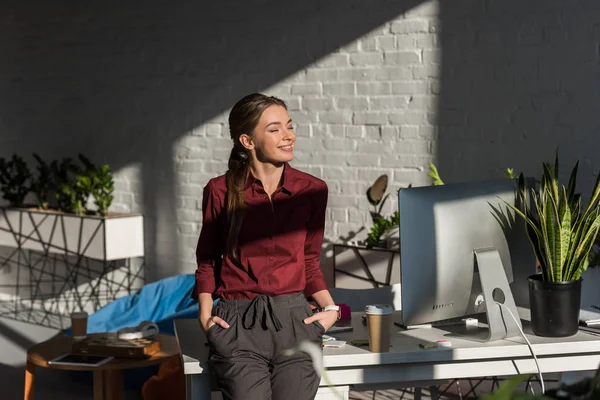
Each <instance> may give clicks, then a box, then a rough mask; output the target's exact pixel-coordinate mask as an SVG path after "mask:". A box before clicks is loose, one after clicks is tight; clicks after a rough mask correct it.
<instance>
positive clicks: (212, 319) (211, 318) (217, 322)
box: [200, 315, 229, 332]
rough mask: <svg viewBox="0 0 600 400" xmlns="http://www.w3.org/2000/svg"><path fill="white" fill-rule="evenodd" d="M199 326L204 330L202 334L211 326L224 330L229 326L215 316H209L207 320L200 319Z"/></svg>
mask: <svg viewBox="0 0 600 400" xmlns="http://www.w3.org/2000/svg"><path fill="white" fill-rule="evenodd" d="M200 325H201V326H202V329H204V332H206V331H208V330H209V329H210V327H211V326H213V325H219V326H220V327H221V328H225V329H227V328H229V324H228V323H227V322H225V321H224V320H223V319H222V318H219V317H217V316H216V315H213V316H209V317H208V318H202V317H200Z"/></svg>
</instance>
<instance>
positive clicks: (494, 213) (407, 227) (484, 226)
mask: <svg viewBox="0 0 600 400" xmlns="http://www.w3.org/2000/svg"><path fill="white" fill-rule="evenodd" d="M516 189H517V182H516V180H509V179H502V180H493V181H485V182H472V183H471V182H470V183H457V184H446V185H440V186H428V187H413V188H406V189H402V190H401V191H400V192H399V198H398V201H399V210H400V249H401V255H400V271H401V281H400V282H401V285H402V291H401V301H402V324H404V325H418V324H426V323H432V322H436V321H441V320H447V319H456V318H461V317H469V316H475V315H477V314H482V313H485V314H487V324H488V327H487V328H486V329H485V330H483V331H482V330H476V332H471V333H468V332H467V337H469V338H471V339H473V340H477V341H489V340H495V339H501V338H503V337H512V336H518V335H519V334H520V333H519V330H518V328H517V326H516V325H515V322H514V320H513V319H512V318H511V317H510V316H509V315H507V313H506V310H505V309H504V308H503V307H501V306H499V305H498V304H496V303H495V301H496V300H498V301H501V302H502V303H503V304H505V305H506V306H507V307H509V308H510V309H511V311H512V312H513V313H514V315H515V317H516V319H517V320H518V312H517V309H516V306H517V305H520V306H525V307H526V306H527V305H528V291H527V276H529V275H532V274H534V273H535V271H536V263H535V255H534V253H533V249H532V247H531V244H530V243H529V241H528V238H527V234H526V231H525V225H524V221H523V220H522V219H521V217H519V216H516V217H515V213H514V211H512V210H511V209H510V208H509V207H508V206H507V205H506V204H505V203H504V201H507V202H509V203H511V204H515V200H516ZM511 282H512V284H510V283H511ZM517 322H518V324H519V326H520V320H518V321H517Z"/></svg>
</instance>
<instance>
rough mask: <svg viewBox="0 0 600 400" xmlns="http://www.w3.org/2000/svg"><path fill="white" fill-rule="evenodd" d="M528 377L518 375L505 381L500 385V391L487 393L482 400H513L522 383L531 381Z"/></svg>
mask: <svg viewBox="0 0 600 400" xmlns="http://www.w3.org/2000/svg"><path fill="white" fill-rule="evenodd" d="M529 378H530V376H528V375H518V376H516V377H514V378H511V379H508V380H505V381H504V382H502V383H501V384H500V387H499V388H498V390H496V391H495V392H493V393H487V394H484V395H483V396H481V400H512V399H513V396H514V392H515V390H516V389H517V387H519V385H520V384H521V383H522V382H525V381H526V380H527V379H529Z"/></svg>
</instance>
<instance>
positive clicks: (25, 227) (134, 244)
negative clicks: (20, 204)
mask: <svg viewBox="0 0 600 400" xmlns="http://www.w3.org/2000/svg"><path fill="white" fill-rule="evenodd" d="M0 246H7V247H20V248H22V249H27V250H34V251H40V252H49V253H60V254H68V255H81V256H84V257H88V258H92V259H96V260H107V261H109V260H119V259H125V258H134V257H141V256H143V255H144V223H143V216H142V215H138V214H122V215H115V216H109V217H99V216H77V215H73V214H63V213H57V212H43V211H34V210H28V209H15V208H0Z"/></svg>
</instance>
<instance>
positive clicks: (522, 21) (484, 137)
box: [424, 0, 600, 197]
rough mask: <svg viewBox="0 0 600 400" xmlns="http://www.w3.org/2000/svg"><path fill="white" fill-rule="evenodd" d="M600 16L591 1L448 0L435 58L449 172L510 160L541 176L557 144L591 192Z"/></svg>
mask: <svg viewBox="0 0 600 400" xmlns="http://www.w3.org/2000/svg"><path fill="white" fill-rule="evenodd" d="M599 18H600V4H599V3H598V2H594V1H589V0H587V1H580V2H561V1H544V0H534V1H529V2H526V3H524V2H521V1H517V0H508V1H470V0H459V1H452V2H441V15H440V20H441V25H442V34H441V48H442V50H441V54H438V53H435V54H430V58H431V59H432V60H433V61H435V62H439V63H441V87H440V103H439V110H438V124H439V140H438V146H437V156H438V161H437V162H438V167H439V170H440V174H441V175H442V177H443V178H445V179H446V180H447V181H448V182H452V181H454V182H456V181H466V180H479V179H488V178H503V177H504V174H503V170H504V168H506V167H512V168H514V169H515V171H517V172H521V171H522V172H524V173H526V174H529V175H534V176H536V177H538V176H541V171H542V169H541V162H542V161H549V160H552V159H553V157H554V152H555V151H556V149H557V148H559V149H560V156H561V162H562V165H564V166H565V167H563V176H562V177H561V178H564V179H567V178H568V176H565V175H564V174H566V173H567V172H569V171H570V169H571V168H572V166H573V164H574V163H575V161H576V160H580V164H581V165H580V177H581V180H582V181H581V184H582V185H583V187H584V188H585V190H586V191H591V188H592V185H593V181H594V178H593V176H592V175H597V174H598V170H599V169H600V163H599V161H598V158H597V157H596V155H595V153H596V148H597V146H596V143H597V137H598V128H599V126H600V119H599V118H598V111H597V104H598V99H599V97H600V89H599V87H600V86H599V85H598V83H600V67H599V65H598V61H599V55H598V54H599V53H598V39H599V38H600V25H598V22H597V21H598V19H599ZM424 57H426V55H424ZM585 196H586V195H585V194H584V197H585Z"/></svg>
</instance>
